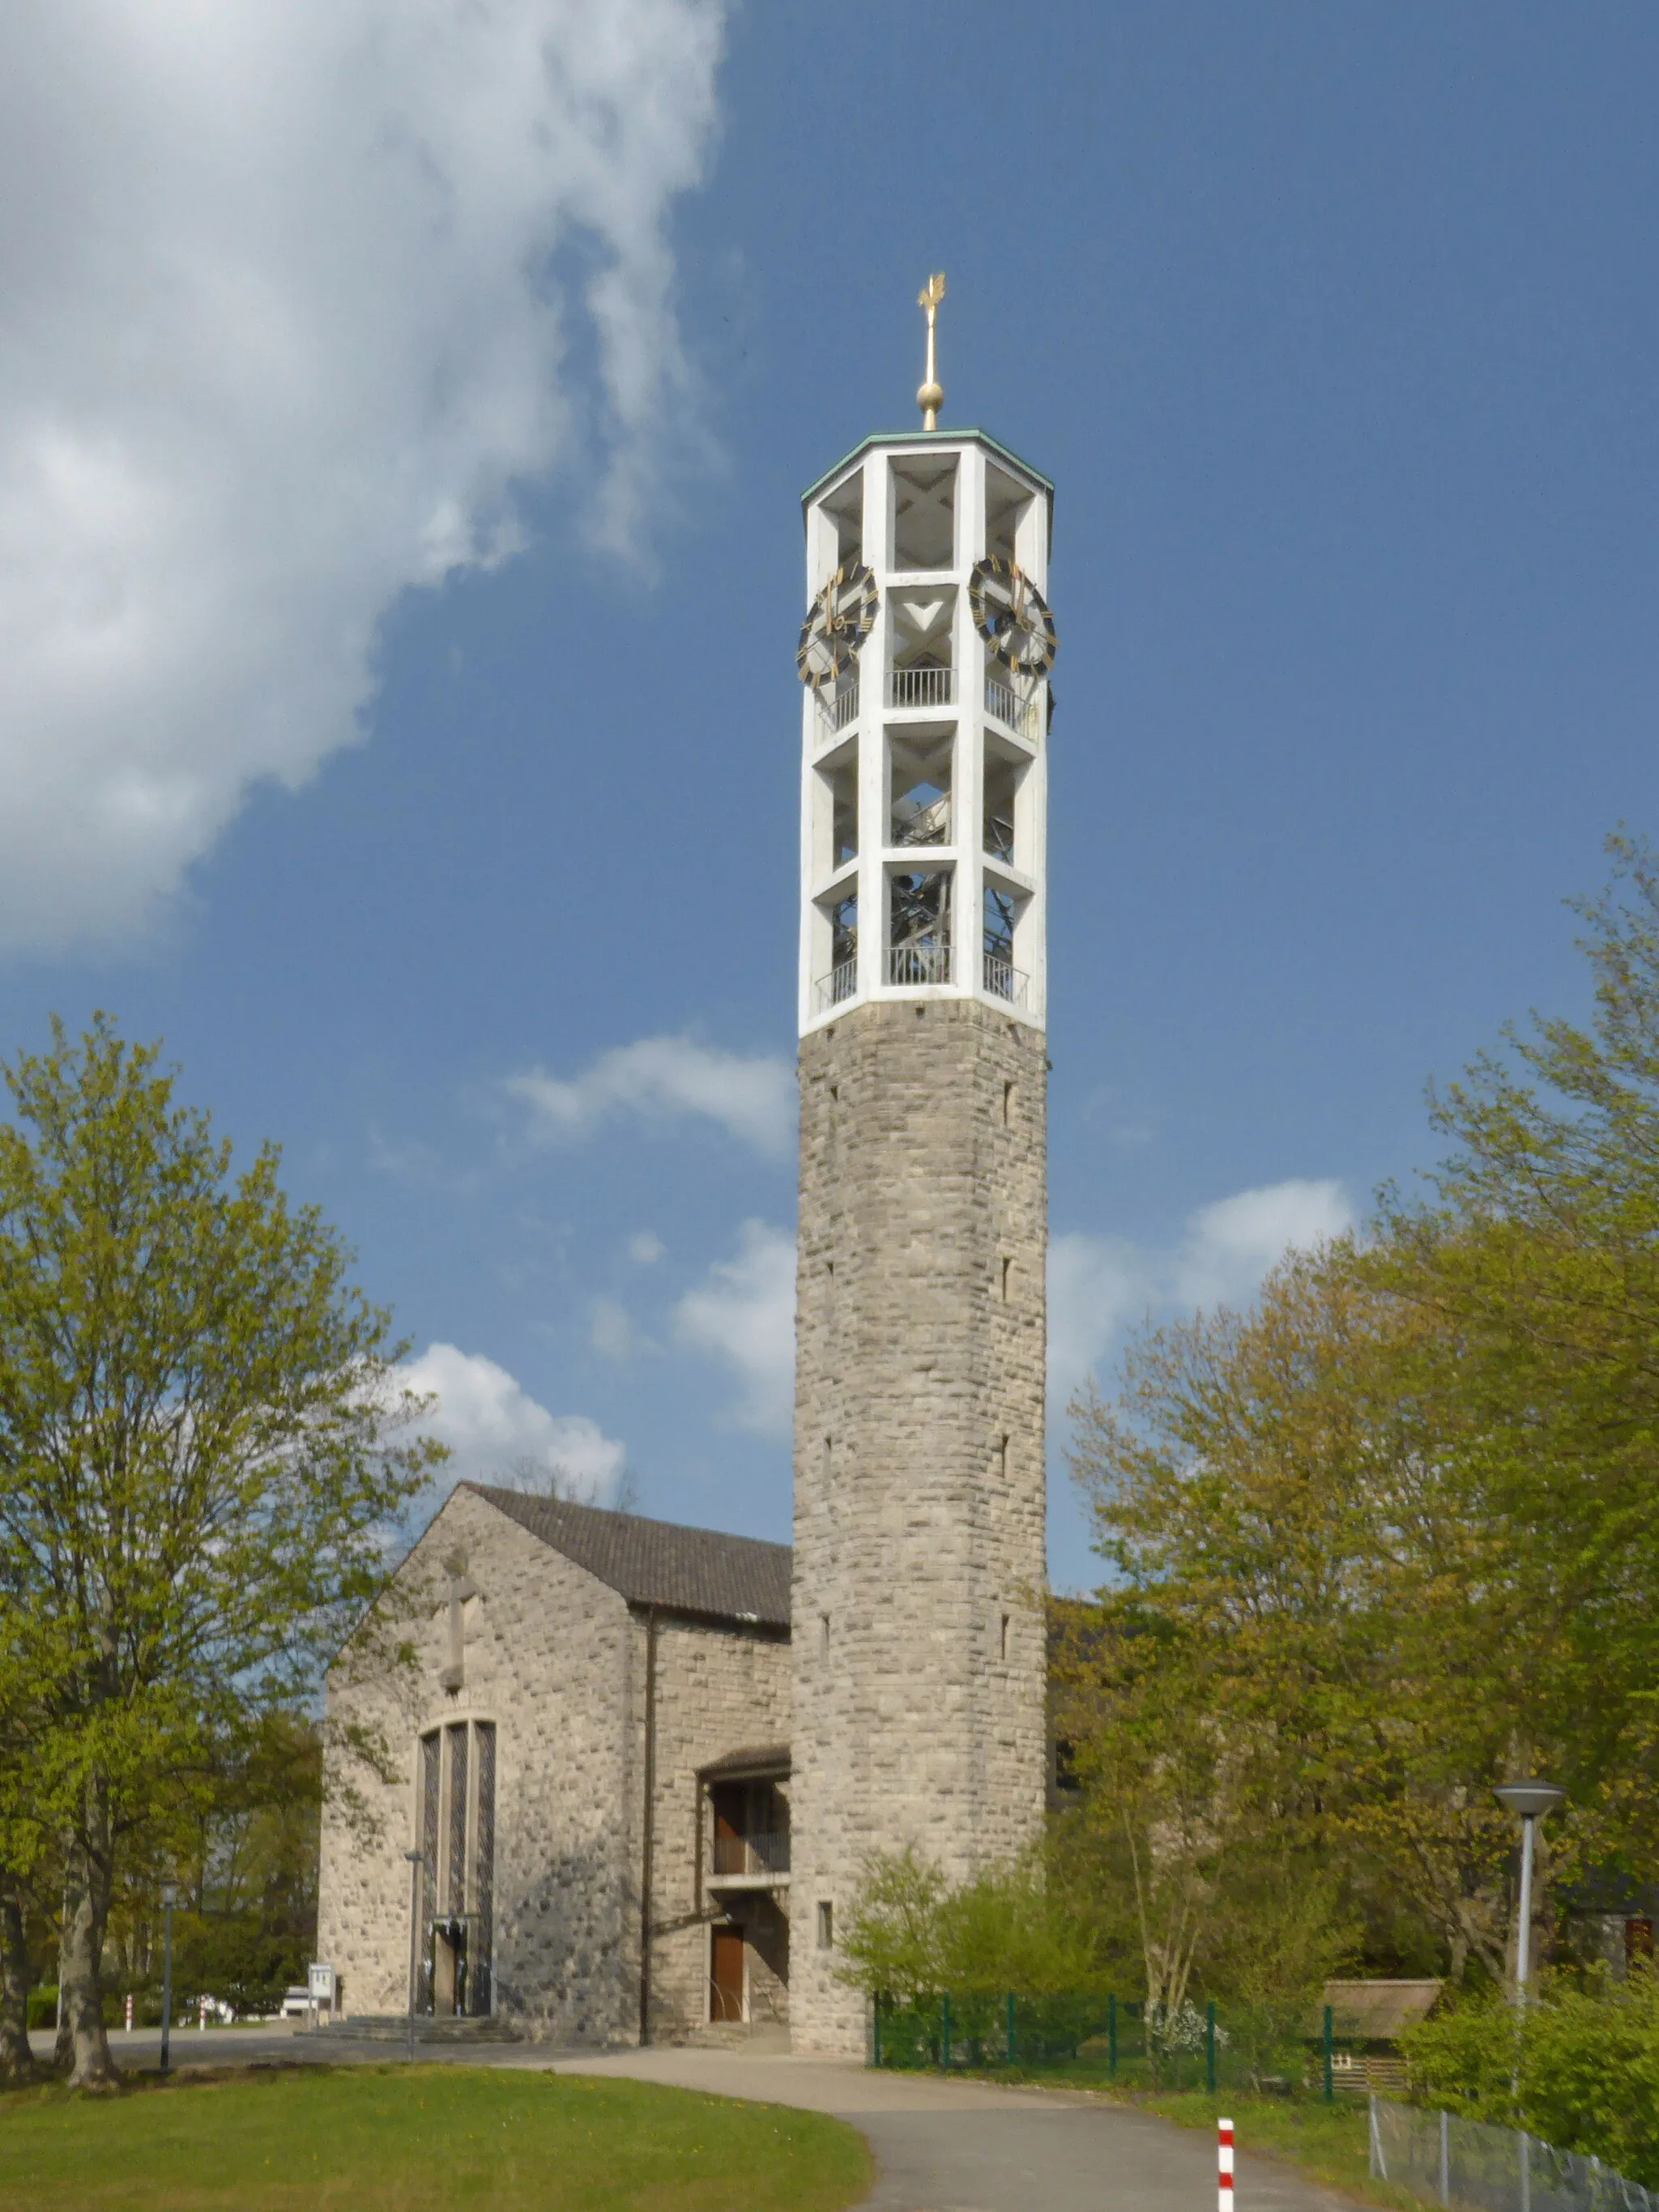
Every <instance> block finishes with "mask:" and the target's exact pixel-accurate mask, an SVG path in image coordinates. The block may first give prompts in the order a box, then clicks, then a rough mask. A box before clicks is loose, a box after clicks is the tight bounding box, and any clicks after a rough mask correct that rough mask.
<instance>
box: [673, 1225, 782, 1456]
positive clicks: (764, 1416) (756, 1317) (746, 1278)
mask: <svg viewBox="0 0 1659 2212" xmlns="http://www.w3.org/2000/svg"><path fill="white" fill-rule="evenodd" d="M674 1334H675V1335H676V1337H677V1338H678V1340H679V1341H680V1342H681V1343H682V1344H684V1345H688V1346H691V1347H692V1348H693V1349H694V1350H696V1351H698V1352H710V1353H712V1354H713V1355H714V1358H716V1359H718V1360H720V1362H721V1364H723V1365H725V1366H726V1367H727V1368H729V1369H730V1370H732V1374H733V1375H734V1376H736V1377H737V1380H738V1385H739V1389H738V1400H737V1403H736V1404H735V1405H734V1406H733V1407H732V1409H731V1411H730V1413H729V1414H728V1415H727V1419H729V1420H730V1421H731V1423H732V1426H733V1427H735V1428H739V1429H753V1430H755V1431H757V1432H758V1433H759V1434H760V1435H762V1436H769V1437H787V1436H788V1435H789V1433H790V1431H791V1429H792V1428H793V1419H794V1402H795V1240H794V1238H793V1237H792V1236H791V1235H790V1234H789V1232H788V1231H787V1230H786V1229H774V1228H773V1227H772V1226H771V1225H770V1224H769V1223H768V1222H764V1221H745V1222H744V1225H743V1227H742V1229H741V1230H740V1231H738V1251H737V1256H736V1258H735V1259H732V1260H717V1261H715V1263H714V1266H713V1267H711V1268H710V1269H709V1270H708V1277H707V1279H705V1280H704V1281H703V1282H702V1283H700V1284H699V1285H697V1287H696V1289H695V1290H690V1291H687V1292H686V1294H685V1296H684V1297H683V1298H682V1299H681V1300H680V1301H679V1304H678V1305H677V1306H676V1307H675V1309H674Z"/></svg>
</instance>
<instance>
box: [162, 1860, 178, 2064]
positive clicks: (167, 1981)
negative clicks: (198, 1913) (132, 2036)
mask: <svg viewBox="0 0 1659 2212" xmlns="http://www.w3.org/2000/svg"><path fill="white" fill-rule="evenodd" d="M178 1896H179V1886H178V1884H177V1883H176V1882H171V1881H164V1882H163V1883H162V1884H161V1925H162V1931H163V1932H162V1936H161V2071H162V2072H163V2073H164V2074H165V2073H166V2072H167V2037H168V2032H169V2030H170V2029H171V2028H172V2026H173V1905H174V1904H175V1903H176V1902H177V1900H178Z"/></svg>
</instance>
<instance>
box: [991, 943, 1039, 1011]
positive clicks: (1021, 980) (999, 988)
mask: <svg viewBox="0 0 1659 2212" xmlns="http://www.w3.org/2000/svg"><path fill="white" fill-rule="evenodd" d="M1029 984H1030V976H1028V975H1026V974H1025V972H1024V969H1019V968H1016V967H1015V966H1014V964H1013V963H1012V960H1005V959H1004V958H1003V957H1002V955H1001V954H1000V952H991V951H987V953H986V955H985V987H986V989H987V991H988V992H989V993H990V994H991V996H992V997H993V998H994V999H1006V1000H1007V1001H1008V1004H1009V1005H1010V1006H1024V1004H1025V993H1026V989H1027V987H1028V985H1029Z"/></svg>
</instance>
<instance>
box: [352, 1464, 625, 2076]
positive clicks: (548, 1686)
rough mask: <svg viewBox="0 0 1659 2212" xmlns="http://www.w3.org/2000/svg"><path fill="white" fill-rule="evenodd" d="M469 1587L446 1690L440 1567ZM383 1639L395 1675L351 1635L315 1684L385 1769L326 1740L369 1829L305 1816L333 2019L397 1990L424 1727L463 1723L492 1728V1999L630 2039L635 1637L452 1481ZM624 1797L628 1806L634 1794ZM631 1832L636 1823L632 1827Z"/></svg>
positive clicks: (567, 1573)
mask: <svg viewBox="0 0 1659 2212" xmlns="http://www.w3.org/2000/svg"><path fill="white" fill-rule="evenodd" d="M452 1557H454V1558H459V1559H463V1560H464V1561H465V1570H466V1571H467V1573H468V1574H469V1575H470V1576H471V1579H472V1580H473V1581H474V1582H475V1583H477V1584H478V1586H479V1594H478V1595H477V1596H476V1597H474V1598H472V1599H471V1600H469V1601H468V1603H467V1605H466V1607H465V1682H464V1684H463V1686H462V1687H461V1688H460V1689H459V1690H458V1691H454V1692H450V1691H446V1690H445V1689H443V1688H442V1686H441V1684H440V1682H439V1680H438V1675H439V1670H440V1669H441V1668H442V1667H444V1666H445V1665H446V1664H447V1662H448V1659H449V1651H450V1646H449V1611H448V1606H447V1595H446V1563H447V1560H448V1559H451V1558H452ZM393 1601H394V1602H395V1603H396V1604H397V1606H398V1612H399V1614H400V1618H398V1620H396V1622H395V1623H393V1624H392V1626H393V1629H394V1640H395V1639H396V1638H401V1637H405V1636H406V1637H407V1638H409V1640H410V1642H411V1643H412V1644H414V1646H415V1650H416V1666H415V1668H414V1669H413V1670H412V1672H411V1671H410V1670H409V1669H406V1668H398V1667H397V1666H396V1665H395V1664H393V1663H390V1662H387V1661H386V1659H385V1658H383V1657H381V1656H379V1655H378V1654H376V1653H375V1652H374V1650H373V1649H372V1648H371V1646H372V1635H371V1633H369V1632H364V1633H362V1634H360V1636H359V1638H357V1639H356V1640H355V1643H354V1644H353V1645H349V1646H348V1647H347V1650H346V1651H345V1652H343V1654H342V1655H341V1657H340V1659H339V1660H338V1661H337V1662H336V1664H335V1667H334V1668H333V1669H332V1670H331V1674H330V1677H329V1685H328V1716H329V1719H330V1722H331V1723H334V1724H335V1726H334V1728H333V1729H331V1735H332V1736H335V1737H336V1738H337V1734H338V1729H339V1725H340V1724H342V1723H349V1722H350V1721H353V1720H356V1721H358V1722H361V1723H366V1724H368V1725H369V1726H371V1727H378V1728H379V1729H381V1730H383V1731H384V1733H385V1735H386V1740H387V1741H388V1742H389V1744H390V1746H391V1748H392V1754H393V1758H394V1761H395V1765H396V1768H397V1779H396V1781H395V1782H394V1783H392V1784H391V1785H389V1786H388V1785H386V1784H381V1783H380V1782H379V1781H378V1780H376V1779H375V1778H374V1776H373V1774H372V1773H371V1772H370V1771H368V1769H367V1768H366V1767H365V1766H364V1765H362V1763H361V1762H356V1761H351V1760H349V1759H347V1758H346V1757H345V1755H344V1754H343V1752H342V1751H340V1750H338V1749H334V1750H331V1754H330V1757H331V1770H332V1772H333V1775H334V1778H335V1780H336V1781H337V1782H340V1781H348V1782H349V1783H350V1784H353V1785H355V1787H356V1789H357V1790H358V1791H359V1792H361V1794H362V1800H363V1809H364V1812H365V1814H367V1816H368V1823H369V1829H370V1832H369V1833H368V1834H367V1835H364V1834H362V1833H361V1832H359V1831H358V1830H357V1829H356V1827H354V1826H353V1824H352V1822H351V1821H350V1820H349V1818H348V1816H347V1813H346V1809H345V1808H344V1806H343V1803H342V1802H340V1801H339V1800H338V1799H337V1798H331V1801H330V1802H329V1804H328V1805H327V1806H326V1808H325V1812H324V1816H323V1837H322V1864H321V1875H320V1897H319V1916H318V1923H319V1924H318V1955H319V1958H322V1959H325V1960H331V1961H332V1962H333V1964H334V1966H336V1968H337V1971H338V1972H339V1973H340V1975H341V1978H342V1998H343V2003H344V2006H345V2008H346V2009H347V2010H348V2012H351V2013H357V2014H363V2013H400V2012H402V2011H403V2010H404V2007H405V2005H406V2004H407V2002H408V1990H409V1958H410V1869H409V1867H408V1864H407V1863H406V1862H405V1861H404V1857H403V1853H404V1850H406V1849H408V1848H410V1847H411V1846H412V1844H413V1843H414V1841H415V1832H416V1806H415V1791H416V1783H415V1775H416V1746H417V1742H418V1740H419V1737H420V1735H422V1732H423V1731H424V1730H426V1729H429V1728H431V1727H434V1726H435V1725H438V1724H441V1723H444V1722H447V1721H453V1720H459V1719H461V1718H463V1717H467V1716H469V1715H470V1716H472V1717H476V1718H477V1719H481V1720H493V1721H494V1722H495V1724H496V1732H497V1733H496V1784H495V1787H496V1818H495V1827H496V1850H495V1987H496V1999H495V2002H496V2009H497V2011H498V2012H500V2013H502V2014H505V2015H508V2016H510V2017H513V2018H514V2019H515V2020H516V2021H518V2022H519V2023H520V2025H521V2026H523V2027H525V2028H526V2030H527V2031H528V2032H529V2033H532V2034H533V2035H537V2036H540V2037H550V2038H554V2039H559V2040H569V2041H574V2042H580V2043H589V2044H605V2043H613V2042H630V2041H632V2040H633V2039H635V2036H636V2034H637V2032H638V1994H637V1991H638V1983H637V1979H636V1972H637V1968H636V1961H637V1956H638V1923H637V1905H635V1915H634V1917H633V1918H632V1919H631V1920H630V1918H629V1911H628V1906H629V1899H635V1900H636V1899H637V1897H638V1885H637V1881H635V1880H634V1879H632V1878H631V1870H632V1869H634V1868H635V1867H636V1866H637V1864H638V1860H637V1855H636V1854H635V1855H634V1856H630V1824H629V1821H628V1818H627V1808H628V1805H629V1797H630V1791H629V1776H628V1772H627V1759H628V1753H629V1727H628V1723H629V1711H630V1692H631V1688H632V1684H631V1681H630V1674H631V1672H632V1664H631V1662H632V1652H633V1647H634V1639H633V1635H632V1630H631V1623H630V1620H629V1612H628V1607H627V1606H626V1604H625V1603H624V1602H623V1599H622V1598H621V1597H619V1596H618V1595H617V1593H616V1592H615V1591H614V1590H611V1589H607V1588H606V1587H605V1585H604V1584H603V1583H599V1582H598V1581H596V1580H595V1578H594V1577H592V1575H590V1574H587V1573H586V1571H584V1570H582V1569H581V1568H580V1567H577V1566H574V1565H572V1564H571V1563H570V1561H568V1559H564V1558H563V1557H562V1555H561V1554H560V1553H557V1552H555V1551H554V1550H552V1549H551V1548H550V1547H549V1546H547V1545H546V1544H544V1543H542V1542H541V1541H539V1540H538V1538H536V1537H534V1536H532V1535H531V1534H529V1533H528V1532H527V1531H526V1530H525V1529H523V1528H520V1527H519V1526H518V1524H517V1523H516V1522H513V1521H510V1520H508V1519H507V1516H505V1515H504V1514H502V1513H500V1512H498V1511H497V1510H496V1509H495V1507H494V1506H492V1505H490V1504H488V1503H487V1502H486V1501H485V1500H484V1499H483V1498H479V1497H477V1495H476V1494H475V1493H473V1492H471V1491H468V1490H466V1489H465V1488H463V1489H460V1490H458V1491H456V1492H454V1494H453V1496H452V1497H451V1498H449V1499H448V1501H447V1503H446V1504H445V1505H444V1507H443V1509H442V1510H441V1512H440V1513H439V1514H438V1516H436V1518H435V1520H434V1522H433V1523H432V1525H431V1527H430V1528H428V1530H427V1532H426V1534H425V1535H424V1536H423V1537H422V1539H421V1541H420V1543H419V1544H418V1545H417V1546H416V1548H415V1550H414V1552H413V1553H411V1554H410V1559H408V1561H406V1562H405V1564H404V1568H403V1569H402V1571H400V1573H399V1575H398V1578H397V1582H396V1583H395V1584H394V1590H393ZM631 1795H632V1796H634V1797H635V1799H637V1796H638V1791H637V1787H635V1790H633V1791H632V1793H631ZM635 1825H636V1823H635Z"/></svg>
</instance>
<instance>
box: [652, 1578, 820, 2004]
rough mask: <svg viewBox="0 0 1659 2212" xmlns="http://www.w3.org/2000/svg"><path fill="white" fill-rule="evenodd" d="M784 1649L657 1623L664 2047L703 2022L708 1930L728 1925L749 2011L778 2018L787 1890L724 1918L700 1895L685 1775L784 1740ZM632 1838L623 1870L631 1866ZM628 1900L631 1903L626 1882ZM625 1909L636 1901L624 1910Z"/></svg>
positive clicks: (766, 1634) (656, 1970) (743, 1632)
mask: <svg viewBox="0 0 1659 2212" xmlns="http://www.w3.org/2000/svg"><path fill="white" fill-rule="evenodd" d="M646 1644H647V1620H646V1616H645V1614H644V1613H641V1612H640V1611H638V1610H637V1609H635V1613H634V1617H633V1621H632V1637H631V1644H630V1653H631V1658H630V1680H631V1683H632V1686H633V1687H632V1692H631V1697H630V1711H631V1715H632V1725H633V1732H634V1733H633V1742H632V1755H633V1759H634V1761H635V1770H634V1771H635V1773H636V1774H638V1775H641V1776H642V1775H643V1773H644V1764H645V1663H646ZM789 1692H790V1680H789V1644H788V1640H787V1638H786V1637H784V1636H781V1635H780V1634H778V1633H777V1632H775V1631H768V1630H765V1629H763V1628H761V1627H760V1626H754V1627H749V1626H744V1625H742V1624H739V1623H731V1624H727V1623H724V1622H708V1621H701V1620H685V1619H682V1618H680V1617H678V1616H676V1615H673V1614H668V1615H664V1616H659V1619H658V1622H657V1698H656V1737H657V1751H656V1788H655V1790H654V1793H653V1796H654V1804H655V1820H654V1844H653V1878H652V1885H651V1887H652V1914H651V1919H652V1929H653V1935H652V1945H651V1990H652V2006H651V2027H650V2033H651V2037H652V2039H653V2041H659V2042H672V2041H674V2040H676V2039H678V2038H680V2037H681V2036H683V2035H684V2034H685V2033H688V2032H689V2031H690V2030H691V2029H693V2028H696V2027H702V2025H703V2024H704V2022H705V2021H707V2020H708V1971H709V1968H708V1929H709V1925H710V1923H711V1922H712V1921H713V1920H714V1919H716V1918H726V1917H732V1918H733V1919H737V1920H738V1921H740V1922H741V1923H743V1924H744V1931H745V1936H746V1938H747V1942H748V1946H749V1986H750V2015H751V2017H753V2018H756V2019H769V2020H778V2019H787V2004H788V1995H787V1947H788V1918H787V1905H788V1893H787V1890H786V1891H784V1892H782V1893H780V1894H779V1896H777V1897H776V1898H775V1899H774V1900H772V1901H771V1903H770V1904H769V1903H768V1901H767V1900H765V1899H762V1898H758V1897H749V1898H745V1899H743V1900H742V1901H741V1903H740V1904H739V1905H738V1909H737V1910H736V1911H732V1913H731V1914H730V1915H729V1916H728V1915H727V1914H726V1912H725V1911H721V1910H720V1907H721V1906H722V1905H725V1903H726V1898H725V1897H721V1898H719V1899H717V1898H716V1897H715V1896H714V1894H713V1893H711V1892H710V1890H709V1887H708V1872H709V1869H708V1859H707V1844H706V1842H705V1846H704V1859H703V1863H702V1893H701V1895H699V1893H698V1880H697V1865H698V1859H697V1772H698V1770H699V1768H701V1767H703V1766H707V1765H710V1764H711V1763H712V1762H713V1761H714V1760H715V1759H719V1758H720V1757H722V1756H723V1755H724V1754H725V1753H727V1752H732V1751H743V1750H750V1749H753V1748H755V1747H758V1746H760V1745H763V1744H773V1743H787V1741H788V1740H789ZM639 1842H640V1838H638V1837H637V1835H636V1837H635V1857H634V1859H633V1862H632V1864H633V1867H634V1869H635V1875H637V1870H638V1869H639V1867H640V1865H641V1858H640V1855H639ZM632 1894H633V1896H634V1897H635V1899H637V1898H638V1895H639V1887H638V1881H637V1879H635V1882H634V1884H633V1888H632ZM637 1910H638V1907H637V1904H636V1905H635V1912H636V1913H637Z"/></svg>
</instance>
